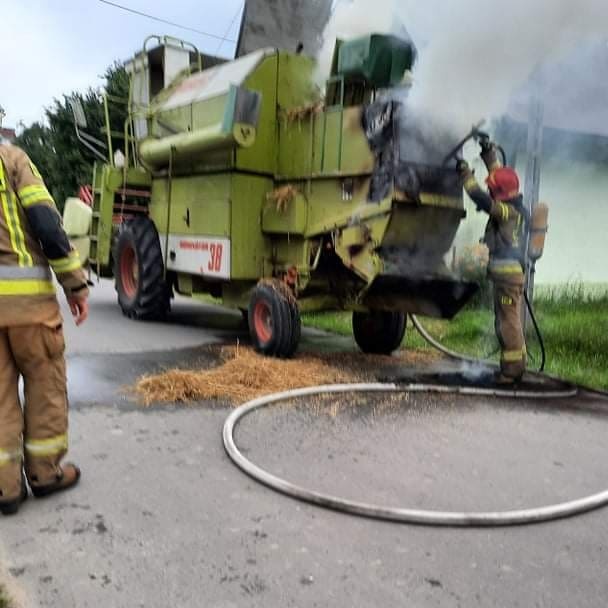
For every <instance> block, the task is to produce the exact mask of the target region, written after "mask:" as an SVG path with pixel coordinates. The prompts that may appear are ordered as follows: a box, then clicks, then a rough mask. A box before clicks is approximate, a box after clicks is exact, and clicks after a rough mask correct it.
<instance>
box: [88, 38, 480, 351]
mask: <svg viewBox="0 0 608 608" xmlns="http://www.w3.org/2000/svg"><path fill="white" fill-rule="evenodd" d="M155 43H156V44H155V45H154V48H149V47H150V41H148V42H147V43H146V45H145V46H144V50H143V51H142V52H141V53H139V54H138V55H137V56H136V57H135V58H134V60H133V61H132V62H131V63H130V65H129V70H130V72H131V93H130V100H129V119H128V121H127V124H126V127H125V140H126V144H125V149H124V150H123V151H122V152H123V153H124V158H125V161H124V166H120V167H119V166H115V165H114V163H113V160H112V159H113V154H112V152H113V151H112V150H111V149H110V150H109V159H110V160H109V161H108V163H106V164H105V165H103V166H98V167H96V169H95V176H94V204H93V224H92V233H91V239H92V250H91V259H90V262H91V266H92V268H93V269H95V270H96V271H97V272H98V274H100V275H101V276H114V278H115V281H116V289H117V292H118V301H119V304H120V306H121V308H122V310H123V312H124V314H125V315H127V316H129V317H132V318H134V319H152V318H158V317H162V316H163V315H164V314H165V313H166V312H167V311H168V310H169V307H170V301H171V296H172V294H173V293H175V292H177V293H179V294H182V295H185V296H192V297H199V296H203V295H205V294H211V295H212V296H214V297H217V298H221V299H222V301H223V303H224V304H225V305H228V306H231V307H234V308H238V309H241V310H242V311H243V312H244V313H245V314H246V316H247V318H248V322H249V327H250V331H251V335H252V338H253V342H254V344H255V346H256V347H257V348H258V349H259V350H260V351H261V352H263V353H266V354H269V355H276V356H290V355H291V354H293V352H294V351H295V350H296V348H297V345H298V341H299V338H300V312H301V311H321V310H350V311H353V330H354V335H355V338H356V340H357V343H358V344H359V346H360V347H361V348H362V349H363V350H364V351H365V352H374V353H390V352H392V351H393V350H395V349H396V348H397V347H398V346H399V345H400V343H401V342H402V339H403V336H404V332H405V323H406V315H407V313H418V314H423V315H427V316H432V317H442V318H451V317H452V316H454V315H455V314H456V313H457V312H458V310H459V309H460V308H461V307H462V306H463V305H464V304H465V303H466V301H467V300H468V298H469V297H470V296H471V295H472V293H473V292H474V291H475V289H476V286H475V285H474V284H470V283H466V282H462V281H460V280H459V279H458V278H457V277H455V276H453V275H452V273H451V272H450V270H449V269H448V267H447V266H446V263H445V257H446V255H447V254H448V252H449V250H450V248H451V247H452V244H453V240H454V237H455V234H456V231H457V229H458V226H459V224H460V222H461V220H462V219H463V218H464V216H465V212H464V205H463V194H462V187H461V184H460V182H459V178H458V175H457V173H456V171H455V170H454V169H453V168H448V167H446V166H444V165H443V158H444V156H445V153H446V152H447V151H449V150H450V149H451V148H452V147H453V145H454V142H453V141H451V140H450V138H449V137H448V138H446V139H445V141H442V142H441V144H437V138H436V137H434V138H433V142H432V143H431V141H428V142H426V140H425V133H424V128H423V125H421V124H417V123H416V121H415V120H414V119H412V118H411V117H408V112H407V108H406V105H405V104H404V103H403V99H404V98H406V97H407V84H404V79H405V83H407V81H408V79H407V75H408V74H409V73H410V71H411V70H412V68H413V65H414V62H415V58H416V50H415V48H414V45H413V44H412V43H411V42H410V41H409V40H407V39H400V38H396V37H392V36H384V35H369V36H365V37H363V38H359V39H356V40H352V41H346V42H338V43H337V46H336V51H335V57H334V62H333V68H332V73H331V75H330V77H329V80H328V81H327V87H326V92H325V95H324V96H323V97H322V96H321V94H320V91H319V88H318V86H317V85H316V83H315V62H314V61H313V60H312V59H311V58H309V57H306V56H305V55H303V54H297V53H291V52H287V51H281V50H276V49H267V50H260V51H256V52H254V53H251V54H249V55H246V56H243V57H241V58H239V59H237V60H235V61H231V62H226V63H221V64H217V65H211V66H210V67H206V65H207V66H208V63H207V58H205V57H204V56H201V55H200V54H199V53H198V51H197V50H196V49H194V48H193V47H190V46H188V45H186V44H184V43H181V42H177V41H175V40H173V39H168V38H162V39H160V38H159V39H157V40H155ZM201 64H202V65H201ZM110 143H111V142H110ZM110 147H111V146H110ZM121 164H122V163H121Z"/></svg>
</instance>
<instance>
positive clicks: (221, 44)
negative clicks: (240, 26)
mask: <svg viewBox="0 0 608 608" xmlns="http://www.w3.org/2000/svg"><path fill="white" fill-rule="evenodd" d="M244 9H245V2H243V3H242V4H239V7H238V9H237V11H236V13H235V15H234V17H233V18H232V21H231V22H230V25H229V26H228V29H227V30H226V33H225V34H224V38H223V39H222V40H220V42H219V44H218V45H217V49H216V50H215V54H216V55H217V54H218V53H219V52H220V50H221V48H222V46H224V42H226V41H227V40H228V38H226V36H228V34H229V33H230V30H232V26H233V25H234V23H235V22H236V20H237V18H238V16H239V15H240V14H241V11H242V10H244Z"/></svg>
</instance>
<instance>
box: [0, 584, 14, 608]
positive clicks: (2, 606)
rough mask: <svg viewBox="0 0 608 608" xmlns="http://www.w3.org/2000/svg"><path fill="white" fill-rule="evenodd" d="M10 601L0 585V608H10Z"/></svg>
mask: <svg viewBox="0 0 608 608" xmlns="http://www.w3.org/2000/svg"><path fill="white" fill-rule="evenodd" d="M11 606H12V604H11V601H10V599H9V597H8V595H7V594H6V591H5V590H4V587H3V586H2V585H1V584H0V608H11Z"/></svg>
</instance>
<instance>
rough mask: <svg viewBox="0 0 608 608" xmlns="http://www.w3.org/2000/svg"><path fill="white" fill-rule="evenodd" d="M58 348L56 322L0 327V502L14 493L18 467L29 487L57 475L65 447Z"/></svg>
mask: <svg viewBox="0 0 608 608" xmlns="http://www.w3.org/2000/svg"><path fill="white" fill-rule="evenodd" d="M64 350H65V342H64V337H63V330H62V328H61V326H56V327H47V326H46V325H30V326H25V327H4V328H3V327H0V501H6V500H10V499H12V498H15V497H17V496H19V494H20V492H21V470H22V467H23V465H24V468H25V474H26V476H27V478H28V481H29V482H30V485H32V486H44V485H47V484H50V483H53V482H54V481H55V480H56V478H57V475H58V473H59V468H58V466H59V461H60V460H61V458H63V456H64V455H65V453H66V451H67V430H68V403H67V389H66V369H65V359H64ZM20 376H21V377H22V378H23V385H24V396H25V402H24V404H23V408H22V406H21V403H20V400H19V386H18V385H19V377H20Z"/></svg>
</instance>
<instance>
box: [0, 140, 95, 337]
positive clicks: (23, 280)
mask: <svg viewBox="0 0 608 608" xmlns="http://www.w3.org/2000/svg"><path fill="white" fill-rule="evenodd" d="M51 269H52V270H53V271H54V272H55V275H56V276H57V279H58V281H59V283H60V284H61V286H62V287H63V289H64V291H65V292H66V294H67V295H71V294H72V293H74V292H85V291H86V289H87V283H86V276H85V274H84V271H83V269H82V267H81V263H80V260H79V258H78V254H77V252H76V251H74V250H73V249H72V247H71V245H70V243H69V240H68V238H67V236H66V234H65V231H64V230H63V227H62V225H61V217H60V216H59V213H58V212H57V209H56V207H55V203H54V201H53V199H52V197H51V195H50V194H49V192H48V190H47V189H46V186H45V185H44V181H43V180H42V177H41V176H40V173H39V172H38V170H37V169H36V167H35V165H34V164H33V163H32V162H31V161H30V159H29V158H28V156H27V155H26V154H25V152H23V151H22V150H21V149H19V148H17V147H15V146H7V145H0V327H8V326H16V325H29V324H36V323H50V324H53V323H59V322H60V319H61V317H60V315H59V307H58V304H57V299H56V297H55V287H54V284H53V276H52V272H51Z"/></svg>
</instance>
